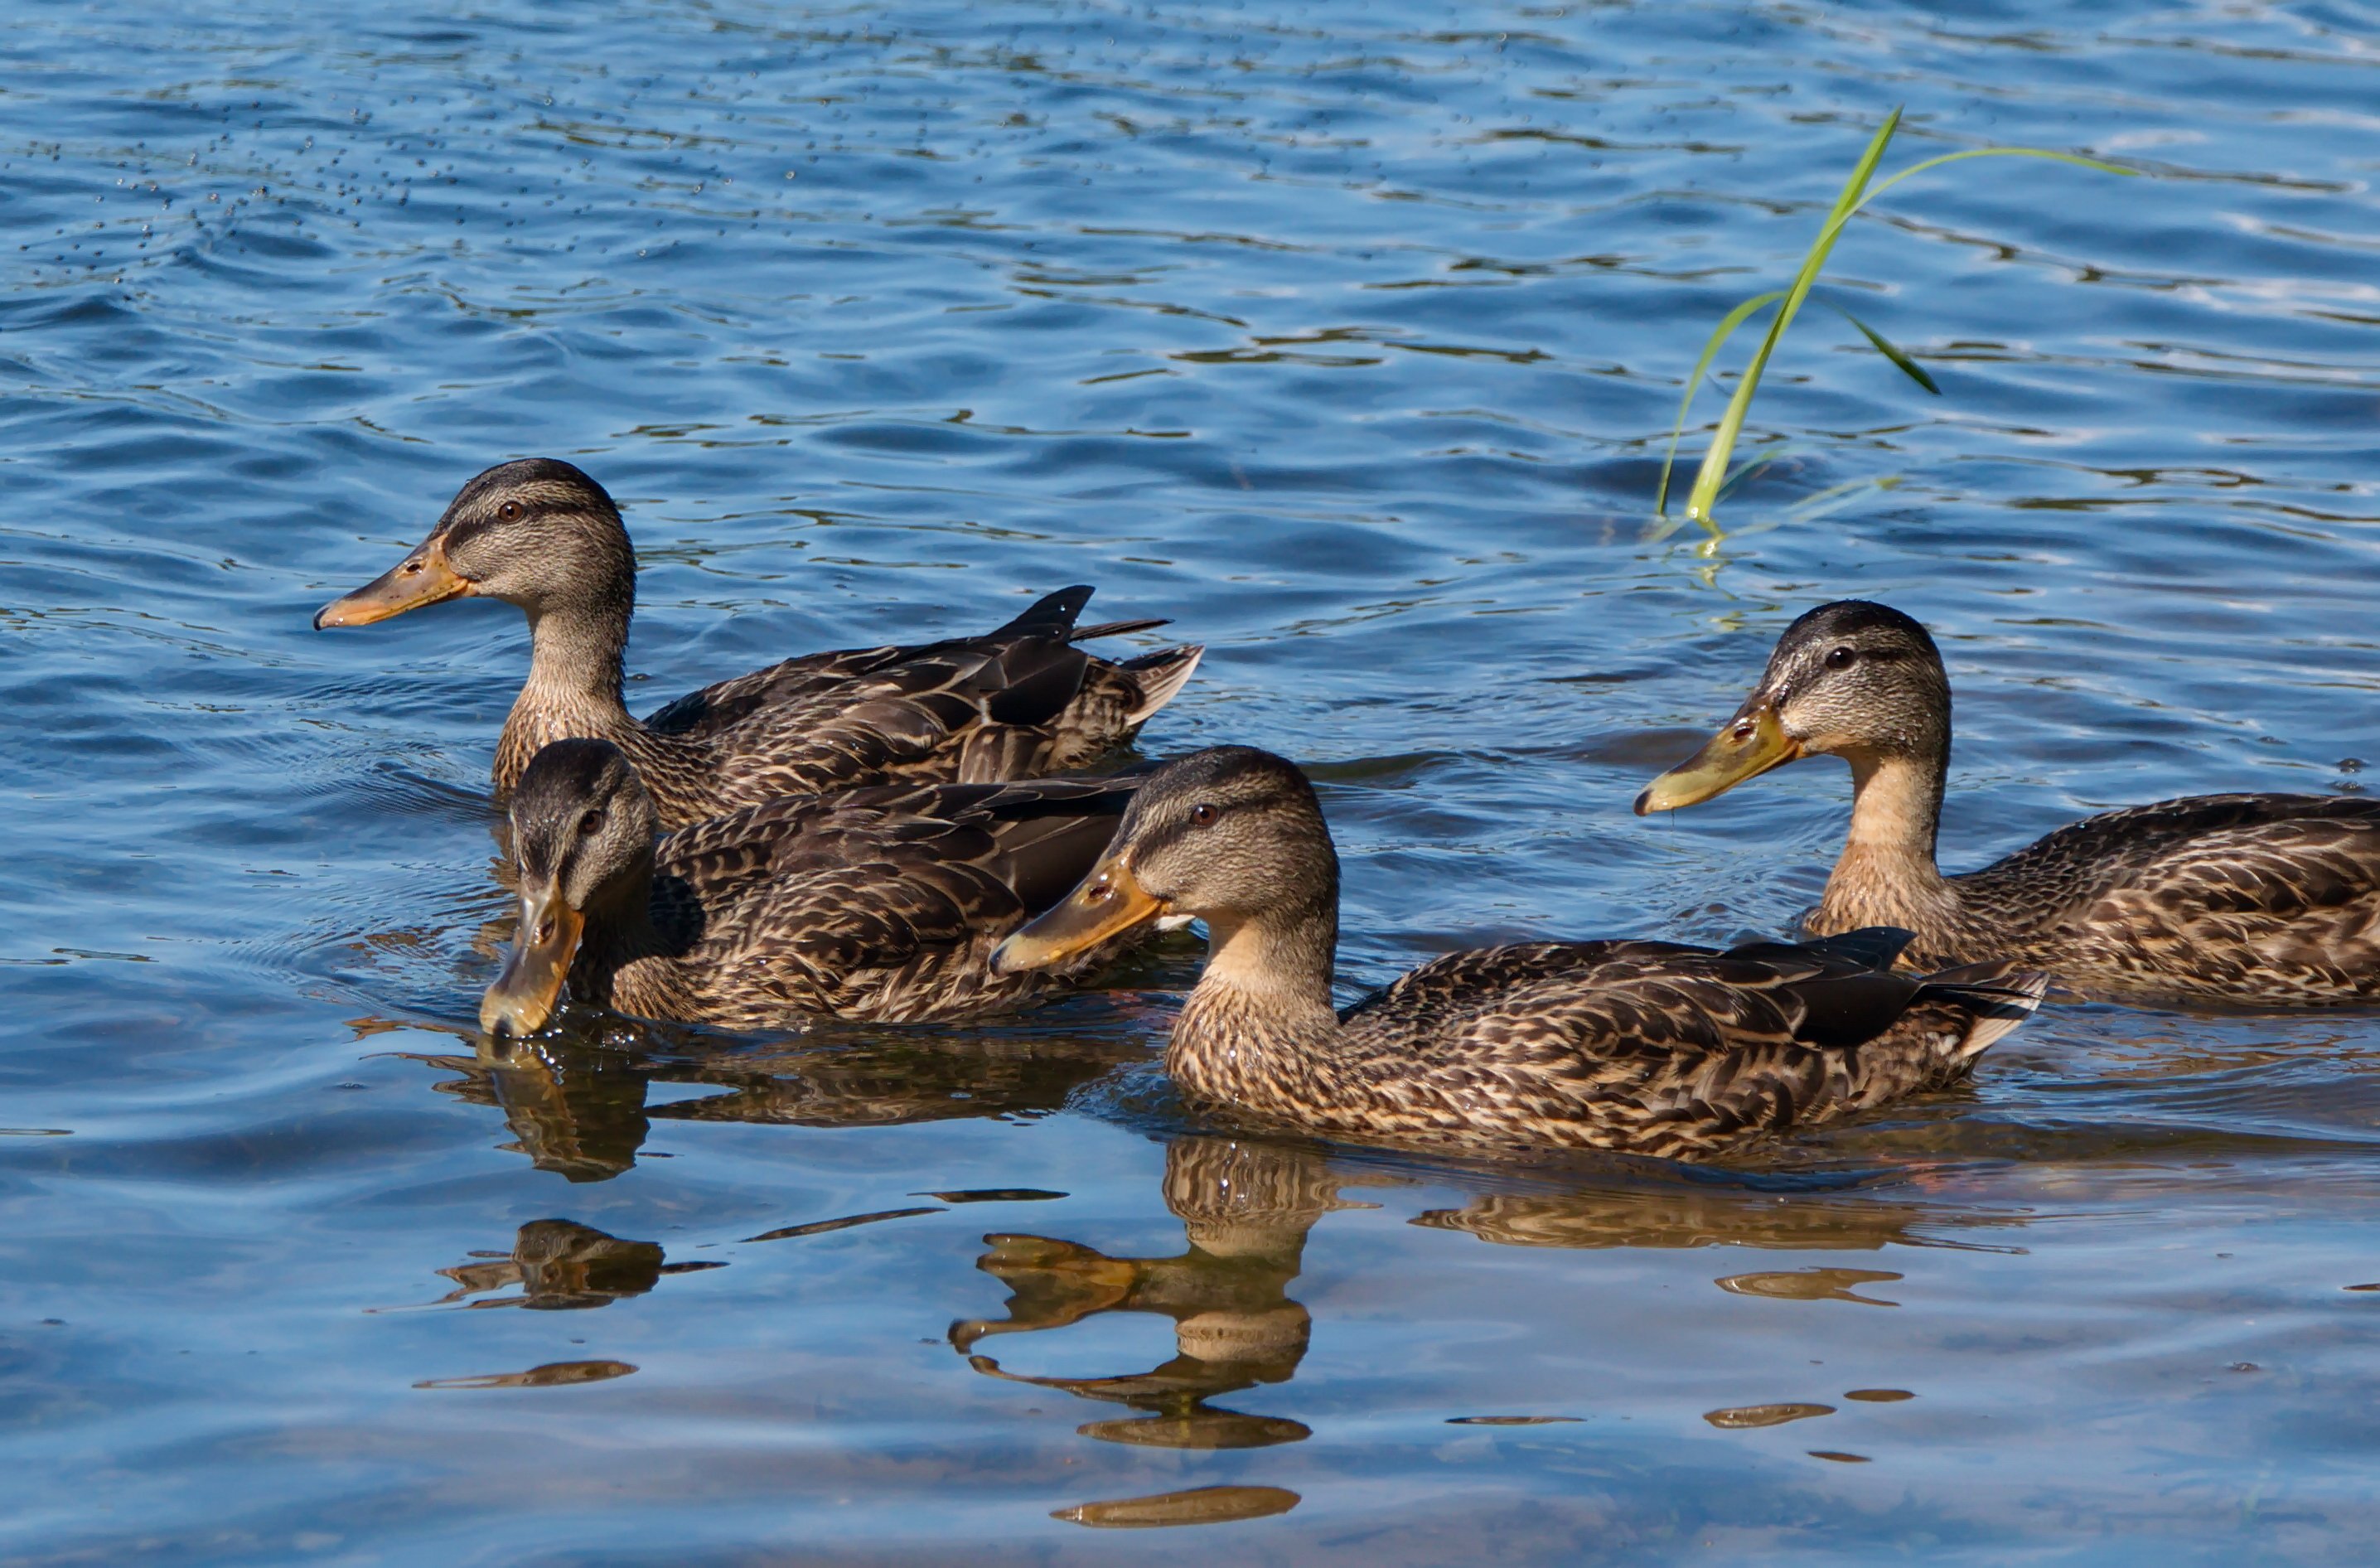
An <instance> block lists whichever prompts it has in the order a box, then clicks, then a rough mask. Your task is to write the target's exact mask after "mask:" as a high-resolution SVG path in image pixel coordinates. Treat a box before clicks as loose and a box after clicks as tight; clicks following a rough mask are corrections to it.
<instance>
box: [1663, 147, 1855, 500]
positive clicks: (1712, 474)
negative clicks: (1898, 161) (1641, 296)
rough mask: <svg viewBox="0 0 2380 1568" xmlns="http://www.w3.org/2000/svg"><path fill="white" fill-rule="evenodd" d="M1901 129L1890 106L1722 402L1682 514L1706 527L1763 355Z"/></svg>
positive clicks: (1755, 387) (1748, 409)
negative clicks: (1724, 404)
mask: <svg viewBox="0 0 2380 1568" xmlns="http://www.w3.org/2000/svg"><path fill="white" fill-rule="evenodd" d="M1898 129H1900V110H1899V109H1895V110H1893V112H1892V113H1891V114H1889V115H1886V116H1885V121H1884V124H1883V125H1882V126H1880V127H1878V128H1877V129H1876V135H1875V136H1874V137H1873V138H1871V139H1870V140H1869V141H1868V144H1867V151H1866V152H1864V153H1862V154H1861V155H1860V161H1859V163H1858V164H1857V165H1856V166H1854V167H1853V168H1852V175H1851V178H1849V179H1848V180H1845V181H1844V182H1843V188H1842V193H1841V194H1840V195H1839V196H1837V197H1836V198H1835V205H1834V210H1833V211H1832V212H1830V213H1828V214H1827V223H1826V226H1825V227H1824V228H1822V229H1820V230H1819V231H1818V237H1817V238H1816V239H1815V241H1813V242H1812V243H1811V246H1810V249H1809V252H1808V254H1806V255H1804V256H1803V258H1802V270H1801V271H1800V272H1798V273H1795V274H1794V275H1793V286H1792V287H1791V288H1790V289H1788V290H1787V291H1786V294H1785V299H1784V302H1783V303H1782V304H1780V305H1779V306H1778V308H1777V313H1776V314H1775V315H1774V316H1772V317H1770V318H1769V322H1768V334H1767V336H1766V337H1764V338H1762V339H1761V340H1760V346H1759V347H1758V348H1756V349H1755V350H1754V351H1753V355H1752V362H1751V363H1750V364H1748V365H1746V366H1745V367H1744V368H1743V375H1742V376H1740V377H1738V378H1737V380H1736V383H1735V395H1733V396H1731V397H1730V398H1729V399H1728V400H1727V412H1726V413H1724V414H1722V415H1721V416H1720V417H1719V421H1718V430H1717V431H1715V432H1712V434H1711V444H1710V450H1709V451H1707V452H1706V453H1704V454H1703V463H1702V467H1701V468H1699V469H1697V470H1695V473H1694V489H1693V490H1692V491H1691V492H1688V493H1687V496H1686V516H1687V517H1691V518H1693V519H1694V521H1695V522H1698V523H1701V524H1702V525H1703V526H1704V527H1706V528H1707V527H1709V526H1710V524H1711V506H1712V504H1713V503H1714V502H1716V501H1717V500H1718V487H1719V485H1720V483H1721V482H1722V481H1723V480H1725V479H1726V477H1727V463H1728V458H1729V456H1730V455H1731V454H1732V453H1733V452H1734V450H1735V443H1736V440H1737V438H1738V437H1740V436H1741V435H1742V434H1743V420H1744V416H1745V415H1747V414H1749V413H1750V412H1751V411H1752V395H1753V394H1754V393H1755V391H1757V390H1758V389H1759V386H1760V376H1761V372H1762V371H1766V370H1767V368H1768V357H1769V356H1770V355H1771V354H1774V353H1775V352H1776V351H1777V343H1778V340H1779V338H1781V337H1783V336H1784V335H1785V329H1786V328H1787V327H1789V326H1791V324H1792V322H1793V316H1794V313H1795V312H1796V311H1798V310H1801V308H1802V301H1803V300H1804V299H1806V298H1809V294H1810V286H1811V285H1813V284H1815V283H1816V282H1817V281H1818V273H1819V271H1820V270H1821V269H1823V268H1824V267H1825V266H1826V264H1827V255H1828V252H1829V251H1831V250H1833V249H1834V248H1835V239H1836V237H1837V236H1839V235H1840V234H1841V233H1842V231H1843V225H1844V224H1846V223H1848V222H1849V221H1850V220H1851V215H1852V213H1856V212H1858V211H1859V207H1860V201H1861V198H1862V197H1863V196H1864V195H1865V194H1866V192H1867V182H1868V181H1869V180H1870V179H1872V178H1873V177H1875V175H1876V164H1879V163H1881V162H1882V161H1883V159H1884V150H1885V148H1886V146H1887V145H1888V144H1889V143H1890V142H1891V140H1892V133H1893V132H1894V131H1896V130H1898Z"/></svg>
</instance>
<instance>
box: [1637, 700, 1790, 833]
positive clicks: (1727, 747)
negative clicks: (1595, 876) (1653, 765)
mask: <svg viewBox="0 0 2380 1568" xmlns="http://www.w3.org/2000/svg"><path fill="white" fill-rule="evenodd" d="M1801 755H1802V743H1801V742H1800V741H1798V740H1795V739H1794V738H1793V737H1792V736H1791V735H1787V734H1786V733H1785V726H1784V724H1783V723H1780V722H1779V719H1778V717H1777V710H1776V709H1775V708H1774V707H1772V706H1770V705H1769V704H1768V703H1767V702H1765V701H1760V700H1758V699H1755V700H1754V701H1752V702H1747V703H1745V704H1744V705H1743V710H1742V711H1739V712H1738V713H1737V714H1736V716H1735V717H1734V718H1732V719H1730V720H1729V721H1728V724H1727V728H1725V729H1723V730H1721V731H1719V732H1718V734H1717V735H1713V736H1711V737H1710V739H1708V740H1706V741H1705V742H1704V743H1703V748H1702V749H1701V750H1700V751H1697V752H1695V753H1694V755H1693V756H1692V757H1689V758H1687V759H1686V760H1684V761H1683V762H1681V763H1679V764H1678V765H1677V766H1676V767H1674V768H1672V769H1670V771H1669V772H1666V773H1663V774H1662V775H1661V776H1660V777H1659V778H1658V779H1655V780H1654V781H1653V782H1652V783H1651V784H1646V785H1645V789H1644V793H1642V794H1640V795H1639V796H1636V815H1638V816H1640V817H1643V816H1647V815H1649V814H1651V813H1652V812H1655V811H1675V810H1678V809H1680V808H1682V807H1687V806H1699V805H1701V804H1702V803H1703V802H1704V801H1706V800H1708V799H1710V798H1711V797H1712V796H1717V795H1724V794H1726V793H1727V792H1728V791H1729V790H1730V789H1733V788H1734V787H1735V786H1736V785H1737V784H1742V783H1743V781H1744V780H1746V779H1756V778H1758V777H1759V776H1760V775H1761V774H1763V773H1765V772H1768V770H1769V769H1771V768H1781V767H1783V766H1784V765H1785V764H1786V763H1788V762H1791V761H1792V760H1794V759H1796V758H1798V757H1800V756H1801Z"/></svg>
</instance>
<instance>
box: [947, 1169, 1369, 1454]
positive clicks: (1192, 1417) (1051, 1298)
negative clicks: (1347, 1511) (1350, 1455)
mask: <svg viewBox="0 0 2380 1568" xmlns="http://www.w3.org/2000/svg"><path fill="white" fill-rule="evenodd" d="M1338 1188H1339V1181H1338V1178H1336V1177H1335V1176H1334V1175H1333V1174H1332V1173H1330V1170H1329V1169H1328V1168H1327V1167H1326V1166H1325V1165H1324V1163H1323V1161H1322V1159H1321V1157H1320V1156H1319V1155H1318V1154H1316V1153H1314V1152H1313V1151H1311V1150H1308V1149H1296V1148H1288V1147H1282V1146H1280V1145H1274V1144H1264V1143H1242V1142H1237V1141H1234V1140H1232V1139H1227V1138H1184V1139H1183V1140H1181V1141H1180V1142H1177V1143H1175V1144H1173V1145H1172V1146H1171V1147H1169V1148H1168V1149H1166V1151H1165V1189H1164V1190H1165V1206H1166V1207H1167V1208H1168V1209H1171V1210H1172V1212H1173V1214H1174V1216H1175V1217H1176V1218H1177V1219H1179V1220H1180V1221H1181V1222H1182V1228H1183V1230H1184V1233H1185V1234H1186V1239H1187V1241H1188V1243H1189V1245H1188V1246H1187V1247H1186V1248H1185V1249H1184V1251H1183V1252H1182V1253H1181V1254H1180V1255H1179V1256H1176V1257H1172V1258H1111V1257H1110V1256H1108V1255H1107V1254H1106V1253H1103V1252H1099V1251H1096V1250H1094V1249H1093V1248H1091V1247H1088V1246H1082V1245H1080V1244H1078V1243H1075V1242H1069V1241H1057V1240H1053V1239H1051V1238H1049V1237H1046V1236H1030V1235H1002V1234H994V1235H989V1236H986V1237H985V1238H984V1242H985V1244H986V1245H987V1246H989V1247H990V1251H989V1252H987V1253H985V1254H984V1256H983V1258H982V1259H981V1260H980V1261H979V1262H978V1263H977V1268H979V1269H982V1270H984V1271H985V1272H987V1273H989V1274H991V1275H993V1276H994V1277H996V1278H997V1279H999V1281H1000V1282H1002V1284H1004V1285H1006V1286H1007V1287H1008V1289H1009V1291H1010V1293H1011V1294H1010V1295H1009V1298H1008V1316H1007V1317H1006V1318H1004V1319H963V1320H962V1321H960V1322H957V1323H953V1325H951V1343H952V1344H953V1346H955V1347H956V1348H957V1349H959V1350H960V1351H962V1352H969V1353H972V1354H969V1355H968V1357H967V1362H968V1365H969V1366H971V1367H974V1368H975V1369H976V1370H977V1371H978V1372H981V1373H983V1374H985V1375H986V1376H987V1377H993V1378H1001V1379H1005V1380H1008V1381H1011V1382H1020V1383H1031V1384H1034V1385H1036V1386H1038V1387H1041V1388H1052V1389H1062V1390H1064V1391H1065V1392H1068V1393H1071V1394H1074V1395H1076V1396H1077V1397H1079V1398H1082V1399H1091V1400H1104V1401H1108V1402H1111V1403H1113V1404H1121V1405H1123V1406H1124V1407H1125V1408H1127V1409H1129V1410H1133V1411H1135V1412H1138V1414H1137V1415H1135V1416H1131V1417H1129V1418H1125V1419H1120V1420H1107V1421H1093V1422H1090V1423H1088V1424H1087V1425H1086V1426H1084V1427H1082V1428H1080V1430H1081V1432H1082V1434H1083V1435H1084V1436H1085V1437H1091V1438H1099V1439H1100V1440H1104V1441H1108V1442H1123V1443H1135V1444H1140V1445H1144V1446H1150V1447H1159V1448H1183V1449H1222V1448H1264V1447H1269V1446H1270V1445H1272V1444H1274V1443H1285V1442H1296V1441H1298V1440H1300V1439H1303V1438H1305V1437H1308V1436H1311V1435H1312V1434H1311V1433H1310V1432H1309V1430H1308V1429H1307V1428H1306V1427H1305V1425H1304V1424H1303V1423H1301V1422H1297V1421H1293V1420H1289V1419H1287V1418H1286V1417H1282V1416H1254V1415H1244V1414H1242V1413H1241V1412H1238V1411H1235V1410H1222V1409H1217V1408H1214V1407H1213V1406H1210V1405H1209V1404H1208V1403H1207V1402H1208V1400H1210V1399H1213V1398H1216V1397H1218V1396H1220V1395H1223V1394H1228V1393H1233V1392H1238V1391H1240V1390H1242V1389H1248V1388H1254V1387H1255V1386H1257V1384H1259V1383H1281V1382H1287V1381H1288V1380H1289V1379H1290V1377H1291V1375H1292V1374H1293V1373H1294V1372H1295V1371H1296V1370H1297V1364H1298V1362H1299V1360H1300V1359H1301V1358H1303V1357H1304V1355H1305V1343H1306V1337H1307V1334H1308V1332H1309V1331H1310V1330H1311V1328H1312V1326H1313V1320H1312V1319H1311V1318H1310V1317H1309V1316H1308V1315H1307V1313H1306V1310H1305V1307H1303V1306H1302V1305H1300V1304H1299V1303H1298V1302H1296V1301H1294V1300H1292V1299H1291V1298H1290V1296H1289V1295H1288V1287H1289V1283H1290V1282H1291V1281H1293V1280H1294V1279H1295V1278H1297V1273H1298V1269H1299V1266H1300V1258H1301V1257H1302V1255H1303V1253H1304V1251H1305V1234H1306V1232H1307V1231H1309V1230H1311V1229H1312V1228H1313V1225H1314V1222H1316V1221H1317V1220H1318V1219H1320V1218H1321V1217H1322V1216H1323V1215H1325V1214H1327V1213H1329V1212H1330V1211H1331V1210H1332V1209H1347V1208H1356V1207H1360V1205H1355V1204H1349V1203H1342V1202H1341V1201H1340V1200H1339V1197H1338ZM1101 1312H1155V1313H1161V1314H1163V1315H1164V1316H1166V1317H1169V1318H1172V1319H1173V1332H1174V1343H1175V1345H1176V1349H1177V1354H1176V1355H1174V1356H1173V1358H1172V1360H1170V1361H1168V1362H1166V1363H1164V1364H1163V1365H1162V1366H1160V1367H1155V1368H1153V1369H1151V1370H1149V1371H1147V1372H1139V1373H1128V1374H1124V1375H1122V1376H1116V1377H1104V1378H1035V1377H1026V1376H1023V1375H1021V1374H1018V1373H1014V1372H1010V1371H1006V1370H1004V1369H1003V1368H1002V1367H1001V1365H1000V1363H999V1362H998V1361H997V1360H995V1359H994V1358H993V1357H991V1356H990V1355H983V1354H980V1353H977V1352H976V1347H977V1345H978V1344H980V1343H982V1342H983V1341H985V1340H987V1339H989V1338H990V1337H991V1336H993V1335H995V1334H1018V1333H1033V1332H1038V1331H1041V1330H1045V1329H1062V1328H1065V1327H1067V1326H1068V1325H1070V1324H1074V1323H1079V1322H1081V1321H1082V1320H1083V1319H1087V1318H1089V1317H1092V1316H1094V1315H1096V1314H1098V1313H1101Z"/></svg>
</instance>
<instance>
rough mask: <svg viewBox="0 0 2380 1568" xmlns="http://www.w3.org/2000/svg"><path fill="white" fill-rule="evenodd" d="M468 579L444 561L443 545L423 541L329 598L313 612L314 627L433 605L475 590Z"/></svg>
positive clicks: (361, 623)
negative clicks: (375, 573)
mask: <svg viewBox="0 0 2380 1568" xmlns="http://www.w3.org/2000/svg"><path fill="white" fill-rule="evenodd" d="M478 591H479V590H477V589H475V588H474V587H472V585H471V579H470V578H468V577H465V576H463V575H462V574H461V573H460V572H457V571H456V570H455V568H454V567H452V566H450V565H447V564H446V546H445V545H444V544H443V542H441V541H438V540H434V539H431V540H424V541H422V542H421V544H420V545H419V547H418V548H417V549H415V551H414V552H413V553H412V554H410V555H407V557H406V558H405V559H404V560H402V561H399V562H398V563H397V564H396V565H394V566H391V567H390V568H389V569H388V570H387V571H385V572H383V573H382V574H381V575H380V576H378V577H374V578H372V580H371V581H370V582H368V583H366V584H364V586H363V587H361V588H359V589H358V590H355V591H354V592H353V593H350V594H346V595H343V596H342V597H340V598H337V599H334V600H332V601H331V602H329V603H328V604H325V605H323V606H322V608H321V609H320V610H317V611H315V612H314V629H315V630H316V631H322V630H323V629H325V628H326V627H330V626H370V625H371V624H372V623H373V622H374V621H385V620H387V619H388V618H389V617H390V616H392V615H402V614H405V613H406V612H407V610H419V609H420V608H421V607H422V606H423V605H424V604H436V603H439V602H442V601H444V600H448V599H453V598H455V597H457V596H459V595H462V594H467V593H476V592H478Z"/></svg>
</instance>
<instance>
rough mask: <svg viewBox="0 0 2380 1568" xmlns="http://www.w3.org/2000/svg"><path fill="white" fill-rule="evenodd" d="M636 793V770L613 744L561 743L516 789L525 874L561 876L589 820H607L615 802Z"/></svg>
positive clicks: (516, 849) (517, 840) (541, 755)
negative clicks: (589, 817)
mask: <svg viewBox="0 0 2380 1568" xmlns="http://www.w3.org/2000/svg"><path fill="white" fill-rule="evenodd" d="M635 787H636V772H635V769H634V768H633V767H632V766H631V765H630V764H629V761H628V759H627V758H626V756H625V755H624V754H623V753H622V752H621V750H620V748H618V747H616V746H613V744H612V743H611V742H610V741H608V740H591V739H571V740H557V741H554V742H553V743H552V744H551V745H548V746H546V747H544V748H542V749H540V751H539V752H538V754H537V755H536V756H535V757H533V758H531V759H529V764H528V769H527V771H526V772H523V773H522V774H521V778H520V783H519V784H516V785H515V786H514V788H513V801H512V821H513V853H514V855H515V857H516V858H517V859H518V861H519V863H520V869H521V872H522V874H523V875H525V876H530V877H540V878H541V877H547V876H552V875H554V874H557V873H559V872H560V871H561V870H562V869H564V867H565V865H566V864H567V863H568V861H569V859H570V857H571V853H572V851H573V850H574V849H575V848H576V846H577V845H578V844H579V843H580V842H582V840H583V839H584V837H585V836H586V835H585V834H584V833H582V832H581V831H580V828H581V824H582V822H583V820H584V819H585V817H586V816H587V815H588V814H589V812H601V813H603V814H604V817H605V820H608V819H609V815H610V808H611V805H612V802H613V800H615V799H616V798H617V797H618V796H621V795H622V794H623V793H625V792H627V791H629V790H632V789H634V788H635ZM601 826H602V823H601V822H599V823H598V824H597V831H599V832H600V831H601Z"/></svg>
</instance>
